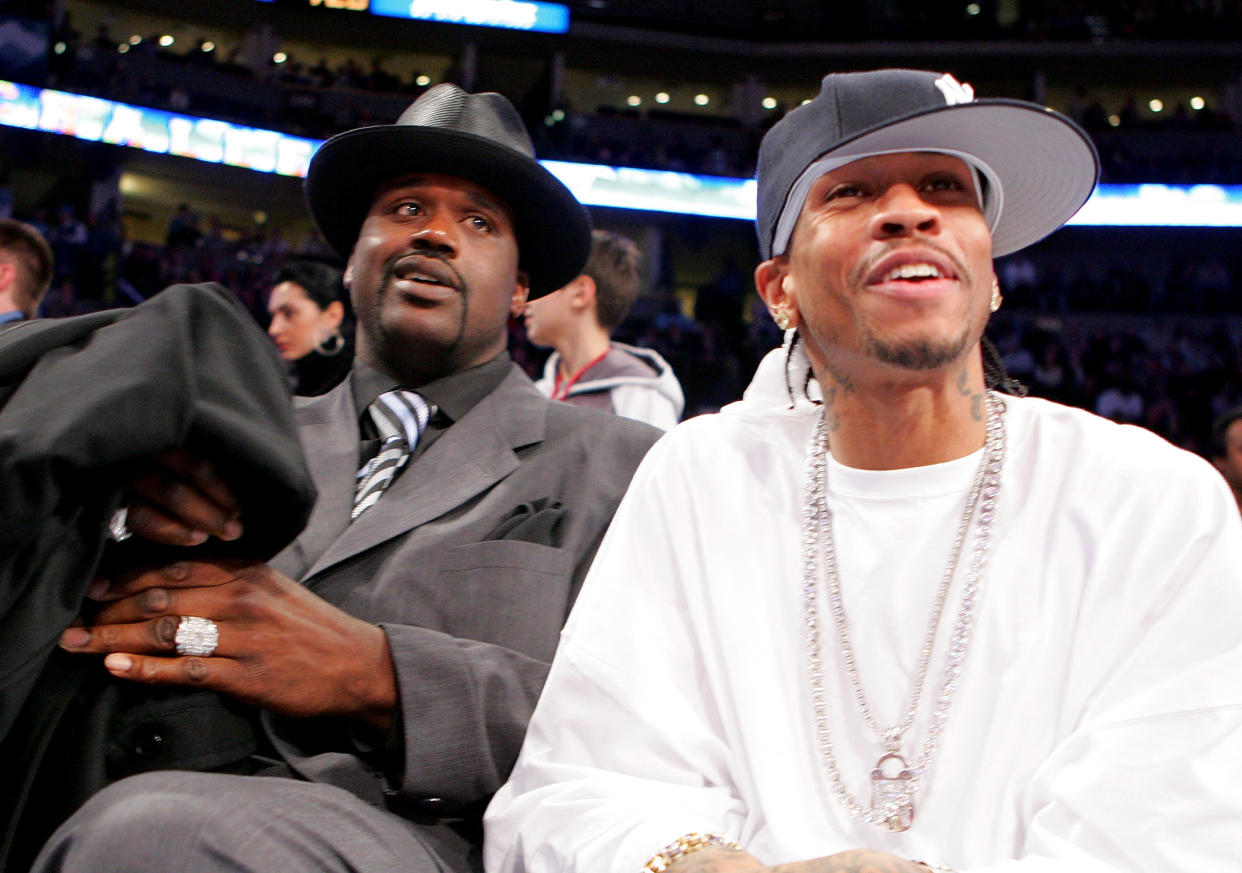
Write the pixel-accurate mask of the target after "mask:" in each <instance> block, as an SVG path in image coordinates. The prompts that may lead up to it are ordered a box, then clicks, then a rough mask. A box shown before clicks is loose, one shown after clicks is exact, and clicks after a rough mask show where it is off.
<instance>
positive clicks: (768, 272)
mask: <svg viewBox="0 0 1242 873" xmlns="http://www.w3.org/2000/svg"><path fill="white" fill-rule="evenodd" d="M788 267H789V262H788V260H787V259H786V258H785V257H784V256H777V257H775V258H769V259H768V260H766V261H764V262H763V263H761V264H760V265H759V266H757V267H755V290H756V291H758V292H759V296H760V297H762V298H763V302H764V303H766V304H767V307H768V309H769V310H776V309H793V310H796V309H797V301H796V300H794V298H793V295H791V294H790V293H789V291H788V289H787V288H786V283H785V279H786V278H787V276H788V275H789V271H788Z"/></svg>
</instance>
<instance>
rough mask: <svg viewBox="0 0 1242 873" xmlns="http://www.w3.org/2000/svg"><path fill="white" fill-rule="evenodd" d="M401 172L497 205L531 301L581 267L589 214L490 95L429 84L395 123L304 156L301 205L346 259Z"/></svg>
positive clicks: (507, 106) (341, 137)
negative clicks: (466, 188) (381, 193)
mask: <svg viewBox="0 0 1242 873" xmlns="http://www.w3.org/2000/svg"><path fill="white" fill-rule="evenodd" d="M410 173H437V174H442V175H448V176H457V177H459V178H462V179H466V180H468V181H470V182H473V183H474V184H476V185H480V186H481V187H483V188H485V189H487V191H489V192H490V193H492V194H494V195H495V196H496V197H498V198H500V199H501V200H502V201H504V203H505V205H506V206H508V207H509V209H510V210H512V212H513V217H514V227H515V233H516V236H517V243H518V259H519V264H520V266H521V268H522V269H523V270H525V271H526V273H527V275H528V276H529V278H530V296H531V297H532V298H534V297H539V296H541V295H543V294H547V293H549V292H552V291H555V290H556V289H557V288H560V287H561V286H562V285H564V284H565V283H567V282H569V281H570V280H571V279H573V278H574V277H575V276H577V275H578V273H579V272H581V270H582V267H583V266H584V265H585V264H586V260H587V256H588V255H589V254H590V252H591V219H590V216H589V215H588V214H587V211H586V209H585V208H584V207H583V206H582V204H580V203H579V202H578V201H577V200H576V199H575V198H574V195H573V194H571V193H570V191H569V189H568V188H566V187H565V186H564V185H563V184H562V183H561V181H560V180H559V179H557V178H556V177H555V176H553V175H552V174H551V173H549V172H548V171H547V170H545V169H544V168H543V167H542V166H541V165H540V164H539V162H538V161H536V160H535V148H534V146H533V145H532V144H531V141H530V135H529V134H528V133H527V132H526V128H525V126H523V124H522V119H521V118H520V117H519V116H518V114H517V110H516V109H514V108H513V104H512V103H510V102H509V101H508V100H507V99H505V98H504V97H503V96H501V95H500V94H495V93H483V94H468V93H466V92H465V91H463V90H462V89H461V88H459V87H457V86H456V85H450V84H447V83H446V84H441V85H436V86H435V87H434V88H431V89H430V90H428V91H427V93H425V94H423V95H422V96H421V97H419V98H418V99H417V100H415V101H414V102H413V103H412V104H410V106H409V108H408V109H406V110H405V112H403V113H401V117H400V118H398V119H397V121H396V123H395V124H380V125H375V126H372V127H360V128H358V129H356V130H349V131H346V132H345V133H342V134H338V135H337V136H334V137H332V138H331V139H330V140H328V141H327V142H325V143H324V144H323V145H322V146H321V147H320V149H319V150H318V151H317V152H315V155H314V157H312V158H311V162H310V168H309V170H308V171H307V174H306V202H307V205H308V206H309V208H310V212H311V215H312V216H313V217H314V219H315V224H317V225H318V226H319V231H320V232H321V233H322V234H323V236H324V239H325V240H327V242H328V245H330V246H332V248H333V249H334V250H335V251H336V253H337V254H338V255H340V256H341V257H342V258H348V257H349V254H350V252H352V251H353V248H354V243H355V242H356V241H357V239H358V231H359V230H360V229H361V227H362V222H363V219H365V218H366V215H367V212H368V211H369V210H370V208H371V202H372V200H373V199H374V197H375V192H376V189H377V188H378V187H379V185H380V184H381V183H383V182H385V181H387V180H388V179H393V178H396V177H397V176H404V175H407V174H410Z"/></svg>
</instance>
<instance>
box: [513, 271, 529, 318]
mask: <svg viewBox="0 0 1242 873" xmlns="http://www.w3.org/2000/svg"><path fill="white" fill-rule="evenodd" d="M528 297H530V277H529V276H527V275H526V271H525V270H518V274H517V284H516V285H514V286H513V299H512V300H510V301H509V315H510V316H512V317H513V318H521V317H522V313H523V312H525V311H526V299H527V298H528Z"/></svg>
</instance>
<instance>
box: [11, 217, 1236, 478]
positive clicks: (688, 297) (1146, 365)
mask: <svg viewBox="0 0 1242 873" xmlns="http://www.w3.org/2000/svg"><path fill="white" fill-rule="evenodd" d="M25 217H26V218H29V219H30V220H32V221H33V222H34V223H35V224H36V225H37V226H39V227H40V229H41V230H42V231H43V232H44V233H45V234H46V235H47V237H48V239H49V241H50V242H51V244H52V246H53V249H54V251H55V254H56V263H57V267H56V278H55V279H54V281H53V285H52V290H51V291H50V292H49V294H48V296H47V298H46V299H45V301H44V305H43V309H42V314H43V315H46V316H52V317H60V316H66V315H74V314H80V313H85V312H90V311H94V310H98V309H101V308H108V307H113V306H129V305H133V304H135V303H136V302H139V301H141V300H143V299H145V298H147V297H149V296H151V295H152V294H156V293H158V292H159V291H160V290H161V289H163V288H165V287H167V286H169V285H172V284H176V283H179V282H203V281H211V282H219V283H221V284H223V285H224V286H225V287H227V288H229V289H231V290H232V291H233V292H234V293H235V294H236V295H237V297H238V299H239V300H240V301H241V302H242V304H243V305H244V306H245V307H246V308H247V309H248V310H249V311H250V312H252V313H253V314H254V317H255V319H256V321H257V322H258V323H259V324H261V325H263V326H266V325H267V320H268V318H269V316H268V312H267V295H268V292H269V291H270V289H271V288H272V285H273V284H274V282H275V279H276V277H277V275H278V273H279V272H280V270H281V268H282V267H283V266H284V265H285V263H286V261H288V260H289V259H290V258H292V257H311V258H324V257H327V256H329V253H328V252H327V251H326V249H324V247H323V245H322V243H321V242H319V241H318V240H317V239H316V238H314V237H311V238H308V239H306V240H298V241H293V242H291V241H289V240H286V239H285V238H284V237H283V235H282V234H281V233H280V231H279V230H278V229H274V228H269V229H266V230H263V229H254V230H252V231H250V232H248V233H238V232H237V231H236V230H235V229H231V228H223V227H221V225H220V224H219V223H218V222H216V221H214V220H209V221H207V222H206V223H205V226H202V227H200V224H201V223H202V222H200V219H199V217H198V216H197V215H196V214H195V213H194V212H193V210H192V209H191V208H190V207H189V206H183V207H182V208H181V209H179V210H178V211H177V213H176V214H175V215H174V216H173V218H172V220H171V221H170V222H169V226H168V234H167V238H166V240H165V242H164V243H163V244H162V245H157V244H152V243H142V242H130V241H127V240H125V238H124V233H123V230H122V228H121V227H120V224H119V221H117V220H116V217H115V216H111V215H106V216H93V217H92V218H91V220H90V221H83V220H81V219H79V218H78V217H77V216H76V215H75V214H74V210H73V208H72V207H69V206H64V207H61V208H60V209H58V210H56V211H55V214H54V215H48V214H47V213H45V212H42V211H41V212H39V213H38V214H36V215H33V216H25ZM1236 268H1237V265H1236V264H1233V265H1228V264H1227V263H1226V261H1224V260H1220V259H1217V260H1209V261H1207V262H1199V263H1190V262H1188V263H1187V264H1186V265H1185V268H1184V271H1183V272H1179V273H1175V274H1171V275H1169V276H1166V277H1163V278H1162V279H1161V277H1155V276H1151V275H1139V273H1138V271H1137V270H1134V271H1128V270H1127V268H1126V266H1125V265H1124V264H1123V263H1122V262H1121V261H1118V263H1117V264H1116V265H1115V266H1114V268H1113V269H1112V270H1110V271H1107V272H1105V273H1104V274H1103V275H1102V276H1098V275H1094V276H1093V274H1092V272H1091V271H1086V270H1083V271H1080V272H1078V273H1076V274H1073V276H1072V280H1070V279H1067V277H1068V276H1070V275H1071V274H1070V273H1069V272H1068V271H1067V270H1065V269H1051V270H1048V269H1047V268H1046V267H1043V266H1036V265H1034V264H1033V263H1031V262H1028V261H1014V260H1012V259H1010V260H1008V261H1002V262H1001V264H1000V271H999V272H1000V275H1001V278H1002V282H1003V283H1004V287H1005V288H1006V300H1005V306H1004V308H1003V309H1002V310H1001V312H1000V313H999V314H998V315H997V316H996V317H995V318H994V320H993V326H992V328H991V329H990V333H991V336H992V338H993V340H994V341H995V343H996V345H997V347H998V349H999V350H1000V352H1001V355H1002V356H1003V359H1004V361H1005V364H1006V366H1007V368H1008V369H1009V371H1010V373H1011V374H1012V375H1013V376H1014V377H1016V378H1017V379H1019V380H1020V381H1021V382H1022V383H1023V384H1025V385H1026V386H1027V387H1028V388H1029V389H1030V391H1031V393H1032V394H1035V395H1038V396H1046V397H1050V398H1053V399H1056V400H1060V401H1062V402H1066V403H1070V404H1072V405H1075V406H1081V407H1084V408H1087V409H1091V410H1094V411H1096V412H1098V413H1099V414H1101V415H1104V416H1106V417H1108V418H1112V419H1115V420H1118V421H1128V422H1133V423H1136V424H1140V425H1142V426H1144V427H1147V428H1150V429H1152V430H1154V431H1156V432H1157V433H1159V434H1161V435H1162V436H1164V437H1166V438H1167V439H1169V440H1170V441H1172V442H1174V443H1176V444H1178V445H1181V446H1183V447H1185V448H1188V449H1191V450H1192V451H1198V452H1201V453H1206V452H1207V450H1208V448H1209V434H1210V427H1211V422H1212V420H1213V418H1214V417H1215V416H1217V415H1219V414H1221V413H1222V412H1224V411H1225V410H1227V409H1230V408H1232V407H1234V406H1238V405H1240V404H1242V300H1240V298H1239V295H1238V294H1237V287H1238V284H1237V281H1236V279H1235V276H1234V272H1235V271H1236ZM1173 287H1176V288H1177V293H1176V294H1172V293H1170V289H1171V288H1173ZM687 291H689V293H687ZM1135 313H1143V314H1142V315H1135ZM615 338H616V339H618V340H620V341H622V342H628V343H632V344H634V345H638V346H643V347H646V348H652V349H655V350H656V351H658V352H659V353H660V354H661V355H663V356H664V358H665V359H666V360H667V361H668V362H669V363H670V364H671V365H672V367H673V368H674V370H675V372H676V373H677V375H678V378H679V379H680V380H681V383H682V387H683V389H684V391H685V395H686V415H687V416H692V415H698V414H701V413H704V412H711V411H714V410H716V409H719V408H720V406H722V405H723V404H725V403H728V402H730V401H732V400H735V399H737V398H738V397H740V396H741V393H742V391H743V390H744V388H745V387H746V384H747V382H748V381H749V379H750V377H751V374H753V372H754V370H755V367H756V366H757V365H758V362H759V359H760V358H761V357H762V356H763V355H764V354H765V353H766V352H767V351H769V350H770V349H772V348H775V347H776V346H778V345H779V344H780V339H781V337H780V333H779V331H777V329H776V327H775V326H774V325H773V324H772V321H771V319H770V318H769V317H768V316H767V313H766V311H765V310H764V308H763V306H762V305H761V304H760V303H759V301H758V298H757V297H756V296H755V294H754V293H753V291H752V290H751V288H750V278H749V274H748V273H747V272H746V270H744V269H743V268H742V267H741V266H740V265H738V264H735V263H732V262H731V261H729V262H724V263H722V264H721V268H720V271H719V272H718V274H717V275H716V276H714V277H713V278H712V279H711V280H710V281H709V282H707V283H705V284H703V285H702V286H701V287H698V288H691V289H686V288H658V289H653V290H652V291H651V292H650V293H648V294H647V295H645V296H644V297H642V298H640V299H639V302H638V304H637V305H635V307H634V308H633V310H632V311H631V313H630V317H629V318H628V319H627V320H626V322H625V323H624V324H623V325H622V326H621V327H620V328H619V329H618V331H617V332H616V334H615ZM510 339H511V341H510V350H511V352H512V354H513V356H514V358H515V359H516V360H517V361H518V362H519V363H520V364H521V365H522V366H523V367H524V368H525V369H526V370H527V372H529V373H530V374H531V375H532V376H534V375H537V374H538V373H539V372H540V369H541V367H542V364H543V361H544V359H545V357H546V355H547V349H540V348H536V347H535V346H534V345H532V344H531V343H529V342H528V341H527V340H526V337H525V333H524V330H523V327H522V323H521V322H520V321H514V322H513V323H512V325H511V334H510Z"/></svg>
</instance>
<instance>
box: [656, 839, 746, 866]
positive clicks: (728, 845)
mask: <svg viewBox="0 0 1242 873" xmlns="http://www.w3.org/2000/svg"><path fill="white" fill-rule="evenodd" d="M699 849H728V850H729V851H732V852H740V851H742V847H741V845H739V844H738V843H736V842H734V841H733V840H726V839H725V838H724V837H722V836H721V835H720V834H700V833H695V832H693V831H691V832H690V833H688V834H686V835H685V836H682V837H678V838H677V839H675V840H673V841H672V842H671V843H669V844H668V845H667V846H665V847H664V848H663V849H661V850H660V851H658V852H656V853H655V854H654V855H652V857H651V860H650V861H648V862H647V863H646V864H644V865H643V869H642V873H664V871H665V870H667V869H668V868H669V865H670V864H672V863H674V862H675V861H677V860H679V859H681V858H684V857H685V856H686V855H689V854H690V853H691V852H697V851H698V850H699Z"/></svg>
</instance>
